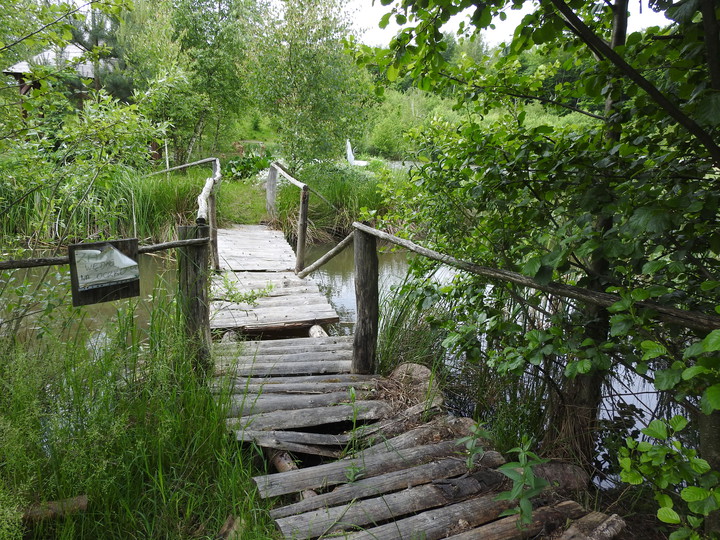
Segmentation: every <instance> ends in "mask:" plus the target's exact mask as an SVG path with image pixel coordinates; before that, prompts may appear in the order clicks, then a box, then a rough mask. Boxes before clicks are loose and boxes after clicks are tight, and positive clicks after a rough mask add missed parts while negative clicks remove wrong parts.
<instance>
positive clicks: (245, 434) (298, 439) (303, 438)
mask: <svg viewBox="0 0 720 540" xmlns="http://www.w3.org/2000/svg"><path fill="white" fill-rule="evenodd" d="M235 436H236V437H237V440H238V441H241V442H249V441H253V440H259V439H265V438H270V437H272V438H275V439H277V440H279V441H286V442H294V443H299V444H312V445H325V446H344V445H346V444H347V443H349V442H350V436H348V435H328V434H325V433H304V432H302V431H257V430H251V429H246V430H238V431H236V432H235Z"/></svg>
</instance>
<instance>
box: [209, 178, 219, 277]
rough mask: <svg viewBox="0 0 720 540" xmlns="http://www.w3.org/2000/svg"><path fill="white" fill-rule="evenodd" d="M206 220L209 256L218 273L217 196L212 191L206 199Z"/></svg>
mask: <svg viewBox="0 0 720 540" xmlns="http://www.w3.org/2000/svg"><path fill="white" fill-rule="evenodd" d="M208 218H209V219H210V254H211V256H212V265H213V268H214V269H215V271H216V272H219V271H220V253H219V252H218V231H217V230H218V226H217V196H216V194H215V192H214V191H213V192H212V193H211V194H210V197H208Z"/></svg>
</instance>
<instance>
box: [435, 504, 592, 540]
mask: <svg viewBox="0 0 720 540" xmlns="http://www.w3.org/2000/svg"><path fill="white" fill-rule="evenodd" d="M586 513H587V510H584V509H583V507H582V506H580V505H579V504H578V503H576V502H575V501H565V502H561V503H558V504H555V505H553V506H544V507H542V508H538V509H537V510H533V515H532V518H533V519H532V522H531V523H529V524H527V525H525V526H524V527H522V528H520V527H519V526H518V525H519V524H518V521H519V517H518V516H510V517H507V518H503V519H500V520H498V521H494V522H493V523H488V524H487V525H483V526H482V527H478V528H476V529H473V530H471V531H466V532H464V533H461V534H456V535H455V536H451V537H449V538H448V540H486V539H488V538H492V540H521V539H523V538H534V537H536V536H538V535H542V536H549V535H551V534H553V533H554V532H555V531H557V530H558V529H561V528H562V527H564V526H565V523H566V522H567V520H569V519H577V518H579V517H581V516H583V515H585V514H586Z"/></svg>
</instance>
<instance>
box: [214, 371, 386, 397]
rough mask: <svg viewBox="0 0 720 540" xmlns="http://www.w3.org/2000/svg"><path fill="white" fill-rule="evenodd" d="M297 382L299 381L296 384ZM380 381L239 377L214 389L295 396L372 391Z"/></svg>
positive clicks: (329, 377) (331, 377)
mask: <svg viewBox="0 0 720 540" xmlns="http://www.w3.org/2000/svg"><path fill="white" fill-rule="evenodd" d="M295 379H299V380H298V381H297V382H296V381H295ZM377 385H378V379H376V378H374V377H373V376H371V375H350V374H335V375H306V376H298V377H272V378H264V377H254V378H250V379H248V378H246V377H238V378H233V379H232V380H224V379H223V380H221V381H220V382H215V383H214V384H213V385H212V386H211V389H212V391H214V392H220V391H222V390H224V389H228V391H229V392H230V393H245V392H252V393H256V394H258V393H263V394H271V393H278V394H283V393H286V394H296V393H306V394H307V393H324V392H340V391H343V390H347V389H348V388H351V387H352V388H355V389H356V390H372V389H374V388H377Z"/></svg>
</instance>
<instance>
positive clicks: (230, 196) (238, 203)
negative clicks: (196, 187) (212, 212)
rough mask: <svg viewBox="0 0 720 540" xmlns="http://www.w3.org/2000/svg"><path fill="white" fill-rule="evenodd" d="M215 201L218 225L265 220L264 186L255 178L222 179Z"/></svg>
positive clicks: (254, 222) (256, 222)
mask: <svg viewBox="0 0 720 540" xmlns="http://www.w3.org/2000/svg"><path fill="white" fill-rule="evenodd" d="M217 201H218V222H219V223H220V226H223V225H227V224H230V223H244V224H251V225H252V224H258V223H260V222H261V221H266V220H267V212H266V210H265V188H264V187H263V186H262V185H261V184H259V183H258V182H257V181H256V180H255V179H247V180H229V179H223V181H222V183H221V184H220V191H219V193H218V197H217Z"/></svg>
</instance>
